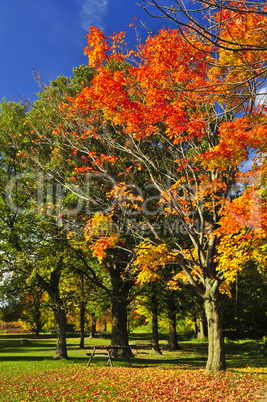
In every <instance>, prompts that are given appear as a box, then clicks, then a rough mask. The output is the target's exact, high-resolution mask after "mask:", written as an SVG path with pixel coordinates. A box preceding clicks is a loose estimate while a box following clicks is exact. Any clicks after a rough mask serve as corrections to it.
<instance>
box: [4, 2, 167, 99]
mask: <svg viewBox="0 0 267 402" xmlns="http://www.w3.org/2000/svg"><path fill="white" fill-rule="evenodd" d="M134 17H136V18H137V21H136V22H137V24H140V21H142V22H145V23H146V25H147V26H148V27H149V28H151V29H153V30H154V31H158V30H159V29H160V28H161V27H162V26H163V25H164V23H165V24H166V25H167V24H168V22H166V21H163V20H161V19H154V18H151V17H149V16H148V15H147V14H146V12H145V11H144V10H142V9H141V8H140V7H139V6H138V5H137V4H136V2H135V0H9V1H8V0H6V1H4V0H2V1H1V2H0V54H1V63H0V99H2V98H4V97H5V98H6V99H7V100H8V101H10V100H14V99H19V98H20V96H24V97H27V98H29V99H30V100H31V101H32V100H34V98H35V97H34V94H35V93H37V92H38V90H39V88H38V86H37V85H36V83H35V81H34V79H33V73H32V71H33V70H36V69H37V70H38V71H39V72H40V73H41V78H42V80H43V81H44V82H46V83H47V82H48V81H49V80H50V79H55V78H57V77H58V76H59V75H66V76H70V75H72V68H73V67H77V66H79V65H81V64H87V58H86V57H85V56H84V55H83V48H84V47H85V46H86V44H87V43H86V38H85V35H86V33H87V32H88V27H89V26H91V25H94V26H97V27H98V28H101V29H102V31H103V32H104V34H105V36H109V35H111V34H113V33H114V32H119V31H126V41H127V43H128V44H129V47H133V46H134V45H135V32H134V31H133V30H132V29H131V28H129V24H130V23H132V22H133V19H134ZM140 25H141V24H140ZM140 33H141V35H142V36H143V37H144V38H145V36H146V34H147V30H146V29H144V28H140Z"/></svg>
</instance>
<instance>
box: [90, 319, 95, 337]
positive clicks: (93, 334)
mask: <svg viewBox="0 0 267 402" xmlns="http://www.w3.org/2000/svg"><path fill="white" fill-rule="evenodd" d="M91 319H92V323H91V332H90V338H91V339H92V338H94V337H95V333H96V318H95V313H92V314H91Z"/></svg>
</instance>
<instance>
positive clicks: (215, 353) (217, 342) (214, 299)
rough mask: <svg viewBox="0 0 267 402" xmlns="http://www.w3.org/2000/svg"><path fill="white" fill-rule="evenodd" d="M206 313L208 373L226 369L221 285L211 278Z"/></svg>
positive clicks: (208, 280)
mask: <svg viewBox="0 0 267 402" xmlns="http://www.w3.org/2000/svg"><path fill="white" fill-rule="evenodd" d="M205 285H206V292H205V295H204V300H205V312H206V317H207V323H208V360H207V364H206V369H205V370H206V371H207V372H215V371H222V370H225V369H226V362H225V349H224V340H223V330H222V320H221V312H220V307H219V284H218V283H217V281H215V280H214V279H211V278H206V279H205Z"/></svg>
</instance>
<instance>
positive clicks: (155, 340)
mask: <svg viewBox="0 0 267 402" xmlns="http://www.w3.org/2000/svg"><path fill="white" fill-rule="evenodd" d="M151 312H152V349H151V351H152V352H153V353H157V354H162V353H161V350H160V347H159V330H158V302H157V296H156V291H155V290H154V289H152V294H151Z"/></svg>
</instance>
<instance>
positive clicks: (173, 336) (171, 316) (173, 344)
mask: <svg viewBox="0 0 267 402" xmlns="http://www.w3.org/2000/svg"><path fill="white" fill-rule="evenodd" d="M167 303H168V320H169V340H168V345H167V347H168V348H169V349H170V350H179V349H181V348H180V346H179V345H178V341H177V331H176V306H175V302H174V300H173V295H172V294H170V295H169V297H168V300H167Z"/></svg>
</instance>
